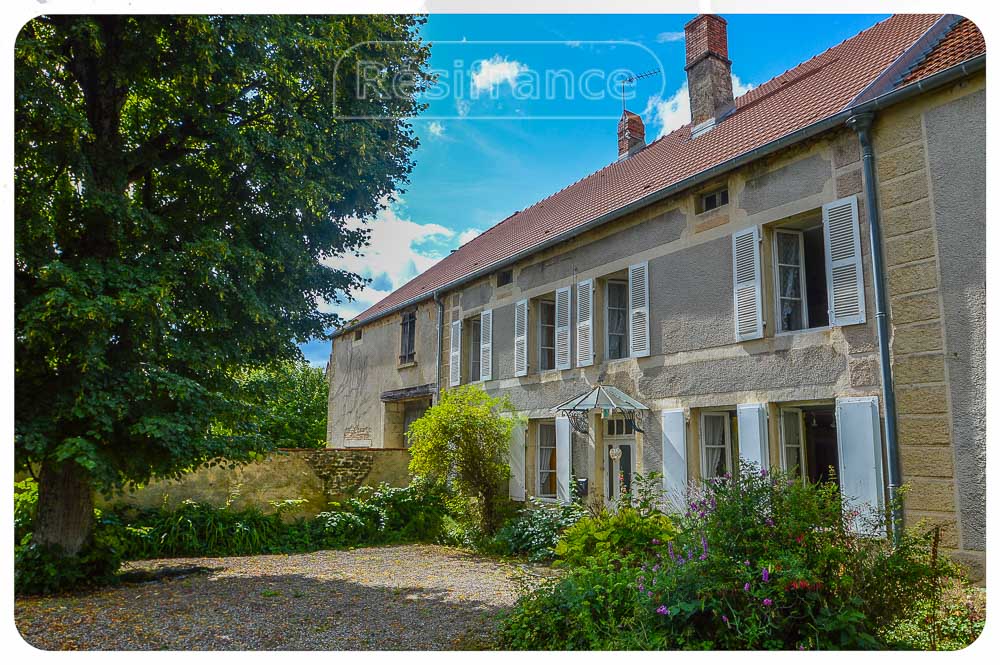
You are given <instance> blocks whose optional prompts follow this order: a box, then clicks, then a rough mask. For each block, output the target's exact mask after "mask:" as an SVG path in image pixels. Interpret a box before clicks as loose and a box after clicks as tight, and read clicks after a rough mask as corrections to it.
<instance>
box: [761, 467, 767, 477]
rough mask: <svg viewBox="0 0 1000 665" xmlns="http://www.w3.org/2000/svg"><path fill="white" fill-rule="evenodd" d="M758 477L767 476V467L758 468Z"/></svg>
mask: <svg viewBox="0 0 1000 665" xmlns="http://www.w3.org/2000/svg"><path fill="white" fill-rule="evenodd" d="M760 477H761V478H767V469H761V470H760Z"/></svg>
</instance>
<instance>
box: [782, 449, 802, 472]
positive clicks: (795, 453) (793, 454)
mask: <svg viewBox="0 0 1000 665" xmlns="http://www.w3.org/2000/svg"><path fill="white" fill-rule="evenodd" d="M794 469H798V470H799V472H801V471H802V451H801V450H800V449H799V448H792V447H791V446H785V470H786V471H792V470H794Z"/></svg>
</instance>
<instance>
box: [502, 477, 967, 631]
mask: <svg viewBox="0 0 1000 665" xmlns="http://www.w3.org/2000/svg"><path fill="white" fill-rule="evenodd" d="M636 512H638V511H636ZM621 513H624V515H625V517H624V518H619V519H636V518H635V517H634V516H629V514H628V511H620V514H621ZM606 519H611V518H610V517H609V518H606ZM881 519H882V516H880V515H858V514H857V513H856V512H847V513H846V514H845V510H844V507H843V505H842V501H841V497H840V494H839V492H838V490H837V488H836V486H835V485H832V484H829V483H827V484H818V485H813V484H803V483H801V481H799V480H797V479H791V478H788V477H786V476H784V475H783V474H780V473H779V474H770V473H767V472H762V471H760V470H759V469H758V468H755V467H752V466H744V467H743V468H741V471H740V475H739V476H738V477H737V478H735V479H734V478H724V479H719V480H715V481H712V482H710V483H708V484H707V486H705V487H704V488H702V489H701V490H700V491H698V492H696V493H695V496H694V498H693V500H692V501H691V503H690V505H689V509H688V511H687V513H686V514H685V515H683V516H680V517H679V519H678V520H677V527H678V532H677V533H676V534H675V536H674V537H673V538H672V539H670V540H666V539H659V540H661V541H662V542H661V543H659V544H656V543H653V542H652V539H650V541H649V546H648V547H644V546H642V544H641V542H636V543H634V544H633V545H631V546H629V547H625V548H622V549H621V550H617V551H615V550H612V548H608V552H609V553H608V554H607V555H605V556H594V555H590V556H588V555H587V553H588V552H589V550H588V547H589V545H588V546H584V545H581V546H579V548H575V547H574V548H573V549H574V550H576V549H578V550H579V551H580V553H581V556H576V557H570V558H567V559H566V562H567V564H569V565H570V570H569V573H568V574H567V576H566V578H565V579H563V580H561V581H559V582H558V583H553V584H550V585H547V586H546V587H544V588H543V589H540V590H538V591H536V592H535V593H533V594H529V595H527V596H526V597H525V598H523V599H522V600H521V601H520V602H519V603H518V605H517V606H516V608H515V610H514V611H513V612H512V613H511V615H510V616H509V617H508V618H507V619H506V620H505V622H504V625H503V628H502V631H501V636H502V640H503V643H504V644H505V645H507V646H509V647H511V648H533V649H544V648H560V646H561V645H563V644H566V645H567V646H568V648H588V649H592V648H616V649H628V648H644V649H658V648H666V649H697V648H714V649H817V648H819V649H831V648H852V649H863V648H881V647H885V646H886V645H888V644H892V645H894V646H899V645H900V644H901V643H902V640H905V639H906V638H905V635H906V634H907V626H908V625H909V626H912V617H915V616H918V615H920V614H921V607H923V606H925V604H926V603H934V602H937V601H936V599H937V598H938V594H939V590H940V588H941V581H942V580H943V579H947V578H949V577H951V576H954V575H956V574H957V571H956V569H955V567H954V565H953V564H951V563H950V562H949V561H948V560H947V559H946V558H944V557H939V556H938V554H937V549H936V543H935V540H934V538H933V536H932V535H931V534H928V533H923V532H921V531H920V530H911V531H909V532H907V533H906V534H905V535H904V536H903V538H902V540H901V542H900V543H899V545H898V546H895V547H894V546H893V545H892V544H891V543H890V542H889V541H887V540H886V539H884V538H882V537H880V535H879V533H878V531H879V529H878V523H879V521H880V520H881ZM596 521H597V520H595V522H596ZM639 524H642V522H639ZM859 526H860V527H861V528H860V531H856V530H855V529H856V528H858V527H859ZM591 528H593V530H594V532H595V533H596V534H601V537H602V538H603V530H599V529H598V528H597V525H596V524H594V525H593V526H591V525H590V523H588V521H587V520H582V521H581V522H580V523H578V524H577V525H576V526H574V527H572V528H571V529H568V530H567V532H566V534H564V537H563V541H561V543H560V547H563V548H566V549H569V548H570V544H571V543H573V542H574V539H576V540H579V541H580V542H582V543H589V542H590V540H591V539H593V540H596V541H597V542H604V541H601V540H597V538H596V537H592V538H590V537H587V534H588V533H589V532H590V530H591ZM609 535H610V534H609ZM563 542H565V543H566V545H563ZM558 551H559V550H558V548H557V552H558ZM629 576H632V577H633V579H632V581H631V585H632V589H631V591H629V592H627V593H626V592H625V591H624V590H622V588H621V585H622V580H623V578H625V577H629ZM587 587H589V588H590V589H591V591H589V592H587V591H585V589H586V588H587ZM608 589H615V590H616V594H615V595H614V596H611V595H607V594H606V593H605V591H606V590H608ZM623 598H628V599H631V600H630V601H629V602H630V603H631V605H630V604H628V603H625V602H624V601H623ZM557 608H563V610H564V611H565V612H566V614H567V616H568V617H569V618H568V619H566V620H565V621H564V620H562V619H559V618H554V617H549V618H547V619H543V618H539V617H538V614H539V613H540V612H543V611H555V609H557ZM924 615H926V612H924ZM546 621H547V623H544V622H546ZM901 621H902V622H903V623H902V624H901V623H900V622H901ZM907 621H909V624H907ZM954 623H955V624H956V627H955V630H954V631H953V632H955V633H960V632H963V631H965V629H966V628H967V627H968V626H966V625H963V624H961V622H959V621H955V622H954ZM534 625H544V626H545V629H544V630H536V629H535V628H533V626H534ZM620 627H628V630H618V628H620ZM969 632H970V633H971V631H969Z"/></svg>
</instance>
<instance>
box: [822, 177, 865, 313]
mask: <svg viewBox="0 0 1000 665" xmlns="http://www.w3.org/2000/svg"><path fill="white" fill-rule="evenodd" d="M823 235H824V239H825V240H826V283H827V289H828V290H829V300H830V325H833V326H849V325H853V324H855V323H864V322H865V280H864V272H863V270H862V266H861V228H860V225H859V224H858V198H857V197H856V196H849V197H847V198H846V199H840V200H838V201H834V202H833V203H827V204H826V205H825V206H823Z"/></svg>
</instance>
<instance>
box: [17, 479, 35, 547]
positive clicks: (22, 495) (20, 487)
mask: <svg viewBox="0 0 1000 665" xmlns="http://www.w3.org/2000/svg"><path fill="white" fill-rule="evenodd" d="M37 505H38V483H37V482H36V481H35V479H34V478H25V479H24V480H21V481H19V482H16V483H14V542H15V543H19V542H21V541H22V540H23V539H24V537H25V536H27V535H28V534H29V533H31V525H32V523H34V521H35V508H36V507H37Z"/></svg>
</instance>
